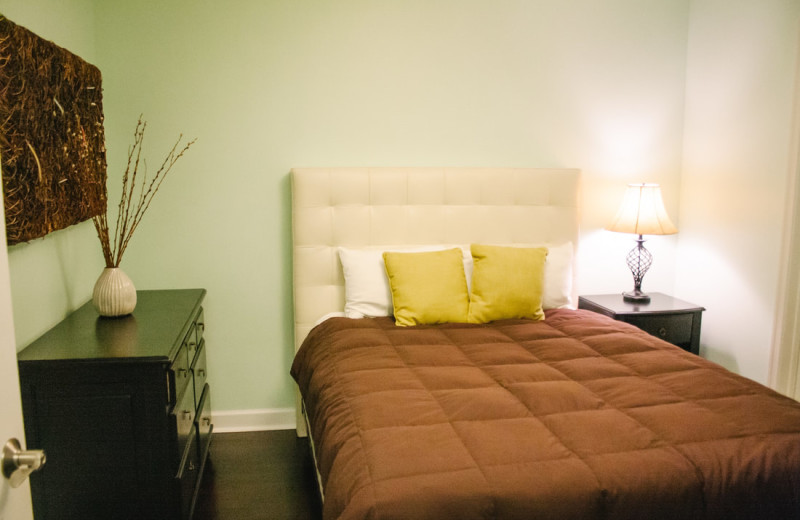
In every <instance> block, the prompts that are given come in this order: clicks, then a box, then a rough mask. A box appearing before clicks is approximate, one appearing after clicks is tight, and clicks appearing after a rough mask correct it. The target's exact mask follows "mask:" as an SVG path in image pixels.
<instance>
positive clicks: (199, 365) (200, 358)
mask: <svg viewBox="0 0 800 520" xmlns="http://www.w3.org/2000/svg"><path fill="white" fill-rule="evenodd" d="M205 343H206V342H205V340H201V341H200V348H198V349H197V355H196V356H195V358H194V364H193V365H192V374H193V375H194V397H195V405H196V406H198V407H199V406H200V396H201V395H202V393H203V387H204V386H205V384H206V378H207V377H208V370H207V369H206V349H205Z"/></svg>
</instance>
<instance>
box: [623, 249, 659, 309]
mask: <svg viewBox="0 0 800 520" xmlns="http://www.w3.org/2000/svg"><path fill="white" fill-rule="evenodd" d="M625 261H626V262H627V263H628V267H629V268H630V270H631V274H632V275H633V291H631V292H625V293H622V299H623V300H625V301H626V302H636V303H648V302H649V301H650V296H649V295H648V294H645V293H643V292H642V279H643V278H644V275H645V273H646V272H647V270H648V269H650V266H651V265H653V255H652V254H650V251H648V250H647V249H645V247H644V239H643V238H642V235H639V238H638V239H636V247H634V248H633V249H631V250H630V252H629V253H628V256H626V257H625Z"/></svg>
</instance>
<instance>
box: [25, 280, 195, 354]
mask: <svg viewBox="0 0 800 520" xmlns="http://www.w3.org/2000/svg"><path fill="white" fill-rule="evenodd" d="M205 294H206V290H205V289H178V290H158V291H137V303H136V309H135V310H134V311H133V314H131V315H130V316H125V317H121V318H104V317H101V316H99V315H98V314H97V311H96V310H95V308H94V306H93V305H92V302H91V301H89V302H87V303H85V304H84V305H83V306H81V307H80V308H78V309H77V310H76V311H74V312H73V313H71V314H70V315H69V316H67V317H66V318H64V320H63V321H61V322H60V323H59V324H57V325H56V326H55V327H53V328H52V329H50V330H49V331H47V332H46V333H45V334H44V335H42V336H41V337H40V338H39V339H37V340H36V341H34V342H33V343H31V344H30V345H29V346H27V347H26V348H24V349H23V350H22V351H20V352H18V353H17V359H18V360H19V361H20V362H21V363H25V362H38V361H55V360H61V361H83V362H102V361H105V360H115V361H120V360H125V359H127V360H130V361H131V362H146V361H156V362H169V361H171V360H172V359H174V357H175V354H176V352H177V350H178V348H179V347H180V343H181V341H182V340H183V338H184V336H185V335H186V333H187V332H188V331H189V327H190V326H191V320H192V319H193V318H194V317H195V315H196V314H197V312H198V311H199V309H200V306H201V304H202V301H203V298H204V297H205Z"/></svg>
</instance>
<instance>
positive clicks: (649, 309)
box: [579, 292, 705, 315]
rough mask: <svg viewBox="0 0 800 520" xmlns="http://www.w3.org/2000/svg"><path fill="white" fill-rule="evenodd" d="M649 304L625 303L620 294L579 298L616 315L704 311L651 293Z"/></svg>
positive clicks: (663, 295)
mask: <svg viewBox="0 0 800 520" xmlns="http://www.w3.org/2000/svg"><path fill="white" fill-rule="evenodd" d="M648 294H649V295H650V302H648V303H634V302H626V301H625V300H624V299H623V298H622V294H621V293H619V294H588V295H585V296H580V297H579V299H580V300H586V301H588V302H590V303H592V304H594V305H597V306H600V307H604V308H606V309H608V310H609V311H611V312H613V313H614V314H616V315H624V314H647V313H662V312H697V311H704V310H705V308H704V307H701V306H700V305H695V304H694V303H689V302H687V301H684V300H679V299H678V298H673V297H672V296H669V295H666V294H663V293H658V292H651V293H648Z"/></svg>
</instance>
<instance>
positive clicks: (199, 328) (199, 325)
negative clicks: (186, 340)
mask: <svg viewBox="0 0 800 520" xmlns="http://www.w3.org/2000/svg"><path fill="white" fill-rule="evenodd" d="M195 330H196V334H197V344H198V345H199V344H200V341H202V339H203V332H205V330H206V315H205V312H204V311H203V308H202V307H201V308H200V313H199V314H198V315H197V319H196V320H195Z"/></svg>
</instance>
